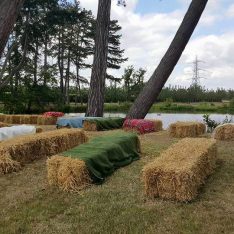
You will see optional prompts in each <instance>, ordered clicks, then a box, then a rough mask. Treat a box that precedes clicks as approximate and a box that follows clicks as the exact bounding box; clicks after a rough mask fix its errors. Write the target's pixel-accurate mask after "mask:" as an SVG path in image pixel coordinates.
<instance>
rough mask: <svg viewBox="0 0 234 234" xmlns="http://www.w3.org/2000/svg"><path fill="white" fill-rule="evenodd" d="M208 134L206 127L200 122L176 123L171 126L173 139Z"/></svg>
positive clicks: (170, 131) (170, 130)
mask: <svg viewBox="0 0 234 234" xmlns="http://www.w3.org/2000/svg"><path fill="white" fill-rule="evenodd" d="M205 132H206V125H205V124H203V123H199V122H176V123H173V124H171V125H170V126H169V133H170V136H171V137H181V138H182V137H196V136H199V135H202V134H204V133H205Z"/></svg>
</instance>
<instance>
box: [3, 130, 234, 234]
mask: <svg viewBox="0 0 234 234" xmlns="http://www.w3.org/2000/svg"><path fill="white" fill-rule="evenodd" d="M100 134H106V132H104V133H100V132H98V133H89V135H90V136H91V137H93V136H94V135H100ZM140 138H141V142H142V146H143V154H142V158H141V160H139V161H137V162H134V163H133V164H131V165H129V166H127V167H124V168H122V169H119V170H118V171H116V172H115V173H114V174H113V175H112V176H111V177H109V178H108V179H107V180H106V182H105V183H104V184H103V185H99V186H95V185H93V186H91V187H90V188H89V189H87V190H85V191H83V192H82V193H81V194H77V193H67V192H62V191H59V190H58V189H56V188H51V187H49V186H48V185H47V181H46V167H45V162H46V160H45V159H43V160H40V161H36V162H34V163H32V164H28V165H26V166H25V167H24V168H23V170H22V171H20V172H18V173H13V174H9V175H5V176H1V177H0V233H4V234H9V233H46V234H49V233H87V234H88V233H89V234H91V233H134V234H135V233H160V234H161V233H204V234H205V233H209V234H215V233H217V234H220V233H234V142H233V141H229V142H218V163H217V169H216V171H215V173H214V174H213V175H212V176H210V177H209V178H208V180H207V182H206V184H205V186H204V187H203V188H202V189H201V191H200V194H199V196H198V197H197V199H196V200H195V201H193V202H191V203H188V204H186V203H176V202H172V201H163V200H161V199H155V200H149V199H147V198H146V197H145V196H144V193H143V184H142V181H141V170H142V167H143V166H144V165H145V164H146V163H147V162H149V161H151V160H153V159H154V158H155V157H158V155H159V153H160V152H161V151H162V150H164V149H166V148H167V147H168V146H170V145H171V144H172V143H173V142H174V141H175V140H173V139H171V138H169V136H168V134H167V133H166V132H159V133H152V134H147V135H144V136H141V137H140Z"/></svg>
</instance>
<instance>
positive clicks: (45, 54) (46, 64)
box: [43, 32, 49, 86]
mask: <svg viewBox="0 0 234 234" xmlns="http://www.w3.org/2000/svg"><path fill="white" fill-rule="evenodd" d="M48 41H49V40H48V34H47V32H46V34H45V43H44V45H45V50H44V68H43V73H44V77H43V78H44V79H43V85H44V86H46V85H47V71H48Z"/></svg>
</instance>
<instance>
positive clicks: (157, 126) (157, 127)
mask: <svg viewBox="0 0 234 234" xmlns="http://www.w3.org/2000/svg"><path fill="white" fill-rule="evenodd" d="M149 120H150V121H151V122H153V123H154V131H155V132H159V131H162V130H163V123H162V121H161V120H159V119H149Z"/></svg>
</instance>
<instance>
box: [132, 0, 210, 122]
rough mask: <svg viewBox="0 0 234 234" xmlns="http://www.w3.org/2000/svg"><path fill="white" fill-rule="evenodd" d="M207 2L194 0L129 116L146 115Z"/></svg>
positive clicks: (142, 116) (139, 116)
mask: <svg viewBox="0 0 234 234" xmlns="http://www.w3.org/2000/svg"><path fill="white" fill-rule="evenodd" d="M207 2H208V0H192V3H191V4H190V6H189V9H188V11H187V13H186V15H185V17H184V19H183V21H182V23H181V25H180V27H179V29H178V31H177V33H176V35H175V37H174V39H173V41H172V43H171V45H170V47H169V48H168V50H167V52H166V54H165V55H164V57H163V58H162V60H161V62H160V64H159V65H158V67H157V68H156V70H155V71H154V73H153V75H152V76H151V78H150V79H149V81H148V83H147V84H146V85H145V87H144V89H143V90H142V92H141V93H140V94H139V96H138V97H137V99H136V101H135V102H134V104H133V106H132V107H131V109H130V111H129V113H128V114H127V117H128V118H136V119H142V118H144V117H145V116H146V114H147V113H148V111H149V109H150V108H151V106H152V105H153V103H154V102H155V100H156V99H157V97H158V96H159V94H160V92H161V90H162V88H163V86H164V84H165V83H166V81H167V80H168V78H169V76H170V75H171V73H172V71H173V69H174V67H175V65H176V64H177V62H178V60H179V59H180V57H181V54H182V53H183V51H184V49H185V47H186V45H187V43H188V41H189V39H190V37H191V36H192V33H193V31H194V29H195V28H196V26H197V23H198V21H199V19H200V17H201V15H202V12H203V11H204V9H205V7H206V4H207Z"/></svg>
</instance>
